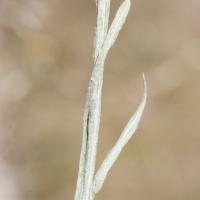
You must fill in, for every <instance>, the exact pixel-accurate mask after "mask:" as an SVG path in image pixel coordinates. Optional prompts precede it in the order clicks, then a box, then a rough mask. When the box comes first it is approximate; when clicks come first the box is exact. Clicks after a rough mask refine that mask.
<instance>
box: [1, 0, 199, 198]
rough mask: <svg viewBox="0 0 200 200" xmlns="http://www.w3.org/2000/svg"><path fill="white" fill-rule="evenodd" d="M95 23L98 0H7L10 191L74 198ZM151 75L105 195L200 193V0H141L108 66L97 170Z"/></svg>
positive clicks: (5, 156) (5, 163)
mask: <svg viewBox="0 0 200 200" xmlns="http://www.w3.org/2000/svg"><path fill="white" fill-rule="evenodd" d="M122 2H123V1H122V0H113V1H112V2H111V17H110V22H111V21H112V19H113V18H114V15H115V13H116V11H117V8H118V7H119V5H120V4H121V3H122ZM95 25H96V8H95V2H94V0H71V1H70V0H56V1H54V0H43V1H41V0H1V1H0V177H1V178H0V199H2V200H68V199H69V200H70V199H73V198H74V193H75V188H76V179H77V174H78V164H79V156H80V150H81V142H82V124H83V120H82V119H83V112H84V105H85V102H86V94H87V87H88V83H89V80H90V76H91V73H92V69H93V57H92V54H93V38H94V27H95ZM143 72H144V73H145V75H146V80H147V86H148V99H147V105H146V108H145V111H144V115H143V117H142V120H141V123H140V125H139V128H138V130H137V131H136V133H135V134H134V135H133V137H132V138H131V140H130V141H129V143H128V144H127V146H126V147H125V148H124V149H123V151H122V153H121V155H120V156H119V158H118V160H117V162H116V163H115V164H114V166H113V167H112V169H111V170H110V171H109V173H108V176H107V179H106V181H105V184H104V186H103V188H102V190H101V191H100V192H99V193H98V194H97V195H96V200H100V199H101V200H104V199H107V200H114V199H115V200H122V199H123V200H133V199H135V200H197V199H200V190H199V188H200V123H199V121H200V92H199V91H200V1H199V0H169V1H165V0H135V1H132V7H131V10H130V13H129V15H128V18H127V21H126V23H125V24H124V26H123V28H122V30H121V32H120V34H119V37H118V39H117V41H116V43H115V45H114V46H113V47H112V48H111V50H110V52H109V54H108V56H107V60H106V62H105V76H104V85H103V98H102V117H101V126H100V135H99V145H98V154H97V169H98V168H99V166H100V164H101V162H102V161H103V159H104V158H105V156H106V155H107V153H108V152H109V150H110V149H111V148H112V147H113V145H114V144H115V142H116V140H117V139H118V137H119V135H120V133H121V132H122V130H123V128H124V127H125V125H126V123H127V122H128V120H129V119H130V117H131V116H132V115H133V113H134V112H135V110H136V108H137V106H138V105H139V103H140V101H141V98H142V90H143V85H142V73H143Z"/></svg>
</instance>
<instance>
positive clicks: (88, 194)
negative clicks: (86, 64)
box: [75, 0, 146, 200]
mask: <svg viewBox="0 0 200 200" xmlns="http://www.w3.org/2000/svg"><path fill="white" fill-rule="evenodd" d="M96 5H97V27H96V31H95V40H94V61H95V66H94V70H93V72H92V77H91V80H90V84H89V88H88V94H87V102H86V106H85V113H84V126H83V142H82V150H81V156H80V163H79V174H78V180H77V188H76V194H75V200H89V199H90V200H92V199H93V198H94V195H95V194H96V193H97V192H98V191H99V190H100V189H101V187H102V185H103V182H104V180H105V178H106V174H107V172H108V170H109V169H110V167H111V166H112V164H113V163H114V161H115V160H116V158H117V156H118V155H119V153H120V151H121V150H122V148H123V146H124V145H125V144H126V143H127V141H128V140H129V139H130V137H131V135H132V134H133V133H134V131H135V130H136V128H137V125H138V123H139V121H140V118H141V115H142V112H143V109H144V105H145V102H146V84H145V81H144V97H143V100H142V103H141V105H140V107H139V108H138V110H137V111H136V113H135V115H134V116H133V117H132V118H131V120H130V122H129V123H128V125H127V126H126V128H125V130H124V131H123V133H122V135H121V136H120V138H119V140H118V142H117V143H116V145H115V147H114V148H113V149H112V150H111V152H110V153H109V154H108V156H107V158H106V159H105V161H104V162H103V164H102V166H101V167H100V169H99V171H98V172H97V175H96V176H95V179H94V180H93V177H94V170H95V162H96V152H97V144H98V132H99V124H100V114H101V91H102V84H103V70H104V62H105V59H106V55H107V53H108V51H109V49H110V47H111V46H112V45H113V44H114V42H115V40H116V38H117V36H118V33H119V31H120V29H121V28H122V25H123V23H124V22H125V19H126V17H127V14H128V11H129V9H130V0H125V1H124V2H123V3H122V4H121V6H120V8H119V9H118V11H117V14H116V16H115V18H114V20H113V22H112V24H111V27H110V29H109V31H108V33H107V29H108V18H109V12H110V0H97V1H96ZM127 127H128V128H127ZM113 156H114V157H113ZM111 157H112V158H111ZM113 158H114V159H113Z"/></svg>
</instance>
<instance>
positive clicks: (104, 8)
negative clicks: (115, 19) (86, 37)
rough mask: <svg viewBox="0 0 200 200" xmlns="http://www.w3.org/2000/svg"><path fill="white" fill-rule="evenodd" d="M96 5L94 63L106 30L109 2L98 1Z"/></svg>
mask: <svg viewBox="0 0 200 200" xmlns="http://www.w3.org/2000/svg"><path fill="white" fill-rule="evenodd" d="M96 3H97V26H96V28H95V38H94V61H95V62H96V59H97V57H98V55H99V52H100V50H101V47H102V45H103V42H104V39H105V37H106V35H107V30H108V19H109V13H110V0H99V1H97V2H96Z"/></svg>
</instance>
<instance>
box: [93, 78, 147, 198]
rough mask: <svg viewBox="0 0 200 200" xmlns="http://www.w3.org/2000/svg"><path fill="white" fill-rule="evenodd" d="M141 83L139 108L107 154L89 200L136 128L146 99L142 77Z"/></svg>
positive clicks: (95, 179)
mask: <svg viewBox="0 0 200 200" xmlns="http://www.w3.org/2000/svg"><path fill="white" fill-rule="evenodd" d="M143 81H144V92H143V98H142V102H141V104H140V106H139V107H138V109H137V111H136V112H135V114H134V115H133V116H132V118H131V119H130V121H129V122H128V124H127V125H126V127H125V129H124V131H123V132H122V134H121V136H120V138H119V139H118V141H117V142H116V144H115V146H114V147H113V148H112V149H111V151H110V152H109V154H108V155H107V157H106V158H105V160H104V161H103V163H102V165H101V167H100V168H99V170H98V172H97V174H96V176H95V178H94V181H93V184H92V187H91V190H90V198H89V200H93V199H94V196H95V194H96V193H97V192H98V191H99V190H100V189H101V187H102V185H103V183H104V181H105V179H106V175H107V173H108V171H109V169H110V168H111V167H112V165H113V163H114V162H115V161H116V159H117V157H118V156H119V154H120V152H121V150H122V149H123V147H124V146H125V145H126V143H127V142H128V140H129V139H130V138H131V136H132V135H133V133H134V132H135V130H136V129H137V127H138V124H139V121H140V119H141V117H142V113H143V110H144V107H145V104H146V98H147V87H146V82H145V77H144V75H143Z"/></svg>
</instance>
